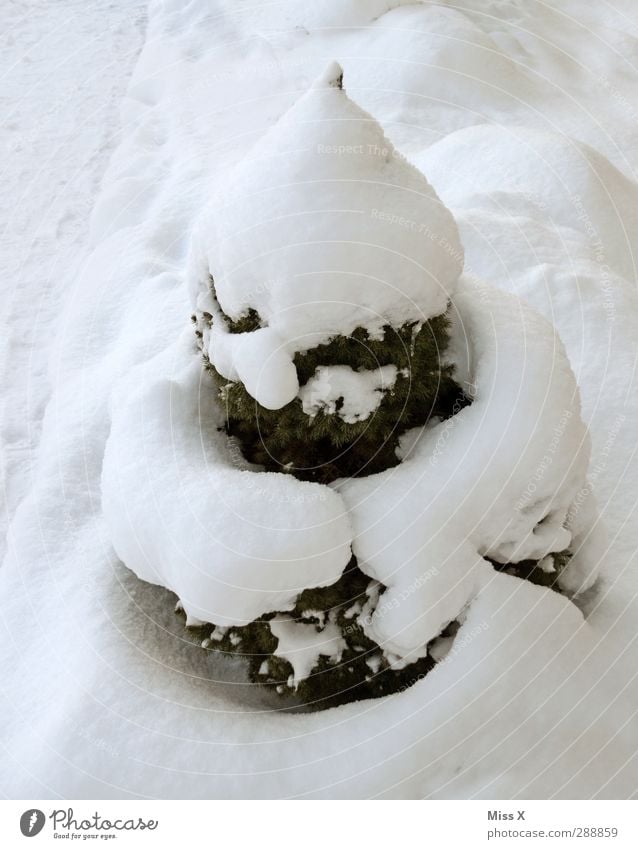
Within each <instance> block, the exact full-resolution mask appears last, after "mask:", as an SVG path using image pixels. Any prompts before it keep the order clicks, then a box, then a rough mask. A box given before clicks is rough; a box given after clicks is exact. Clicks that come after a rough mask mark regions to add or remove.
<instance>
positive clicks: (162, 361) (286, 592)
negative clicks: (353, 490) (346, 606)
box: [102, 334, 352, 625]
mask: <svg viewBox="0 0 638 849" xmlns="http://www.w3.org/2000/svg"><path fill="white" fill-rule="evenodd" d="M190 343H191V339H190V334H187V336H186V337H185V338H184V339H183V340H181V341H180V344H179V345H178V346H177V348H176V347H175V346H174V347H173V349H172V350H171V349H169V350H168V351H167V352H166V353H164V354H162V355H160V356H159V357H157V358H156V359H154V360H152V361H151V362H150V363H148V365H145V366H143V367H142V368H139V369H137V370H135V371H134V372H133V373H132V374H131V376H130V378H127V379H126V380H125V381H124V383H123V384H122V385H121V386H120V387H119V390H118V391H117V392H116V393H115V395H114V398H113V401H112V406H111V412H112V427H111V433H110V436H109V439H108V443H107V447H106V452H105V456H104V465H103V474H102V493H103V496H102V497H103V509H104V515H105V517H106V521H107V524H108V527H109V532H110V535H111V538H112V541H113V546H114V548H115V550H116V552H117V554H118V556H119V557H120V558H121V559H122V561H123V562H124V563H126V565H127V566H128V567H129V568H130V569H132V570H133V571H134V572H135V574H136V575H137V576H138V577H140V578H142V579H143V580H145V581H149V582H151V583H154V584H161V585H162V586H165V587H167V588H168V589H170V590H172V591H173V592H175V593H176V594H177V595H178V596H179V598H180V599H181V602H182V604H183V606H184V609H185V611H186V613H187V615H188V616H189V617H190V618H191V619H199V620H202V621H207V622H211V621H212V622H215V623H217V624H220V625H231V624H234V625H245V624H246V623H247V622H250V621H252V620H253V619H255V618H257V617H258V616H260V615H262V614H263V613H267V612H270V611H274V610H286V609H287V608H289V607H291V606H292V605H293V603H294V600H295V598H296V597H297V596H298V595H299V593H300V592H301V591H302V590H303V589H304V588H306V587H319V586H326V585H329V584H332V583H334V582H335V581H336V580H337V579H338V578H339V576H340V574H341V572H342V571H343V569H344V567H345V566H346V564H347V563H348V561H349V559H350V556H351V553H350V541H351V536H352V534H351V530H350V525H349V520H348V515H347V512H346V511H345V510H344V507H343V502H342V500H341V497H340V496H339V495H338V494H337V493H336V492H332V491H331V490H329V489H327V488H326V487H321V486H319V485H318V484H313V483H307V482H302V481H298V480H297V479H296V478H294V477H292V476H288V475H280V474H271V473H256V472H253V471H250V470H249V469H248V468H247V464H246V463H245V461H243V458H242V457H241V453H240V452H239V451H238V450H237V449H236V448H235V446H234V445H233V443H232V442H231V441H230V440H229V439H228V438H227V437H226V436H225V435H223V434H221V433H220V432H219V430H218V429H219V428H220V426H221V425H222V423H223V422H222V416H221V413H220V411H219V409H218V407H217V403H216V401H215V390H214V387H213V386H212V385H211V383H210V379H209V377H208V376H207V375H206V374H202V369H201V364H200V361H199V358H198V357H196V356H194V355H193V352H192V351H191V349H190ZM173 369H174V371H173Z"/></svg>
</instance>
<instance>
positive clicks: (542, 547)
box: [335, 277, 594, 657]
mask: <svg viewBox="0 0 638 849" xmlns="http://www.w3.org/2000/svg"><path fill="white" fill-rule="evenodd" d="M453 309H454V310H455V311H456V313H457V321H456V322H455V325H454V326H455V328H456V339H455V346H456V351H457V357H458V359H459V365H460V368H461V370H462V373H464V374H465V383H466V386H467V388H468V390H470V391H471V392H472V395H473V403H472V404H471V405H470V406H469V407H466V408H464V409H463V410H461V411H460V412H458V413H457V414H456V415H455V416H453V417H452V418H451V419H448V420H447V421H444V422H441V423H440V424H438V425H435V426H429V427H426V428H425V429H424V430H423V432H422V433H421V434H420V435H419V437H418V438H417V439H416V440H414V441H413V442H412V445H411V447H410V448H409V449H408V450H407V451H406V452H405V454H404V459H403V462H402V463H401V464H400V465H399V466H396V467H395V468H393V469H389V470H388V471H386V472H383V473H381V474H379V475H371V476H370V477H367V478H359V479H353V480H347V481H340V482H337V483H336V484H335V487H336V488H337V489H338V491H339V492H340V493H341V494H342V495H343V498H344V501H345V503H346V505H347V506H348V509H349V512H350V516H351V519H352V524H353V528H354V534H355V536H354V540H353V551H354V553H355V555H356V556H357V558H358V563H359V567H360V568H361V569H362V570H363V571H364V572H366V573H367V574H369V575H370V576H371V577H373V578H375V579H376V580H378V581H380V582H381V583H383V584H385V585H386V586H387V587H388V589H387V590H386V592H385V593H384V594H383V596H382V597H381V598H382V602H383V603H382V604H381V605H380V607H379V608H378V610H377V611H376V612H375V613H374V614H373V615H372V618H371V622H370V625H369V628H368V633H369V634H370V636H371V637H373V639H375V640H377V642H379V643H380V644H381V645H383V646H386V647H388V648H389V649H390V650H391V651H393V652H395V653H396V654H397V655H399V656H401V657H404V656H407V655H412V656H414V655H413V653H414V652H415V651H417V652H418V651H419V650H421V649H422V648H423V646H424V645H425V643H427V641H428V640H431V639H433V638H434V637H435V636H436V635H437V634H439V633H440V631H441V630H442V629H443V627H445V625H447V624H448V623H449V622H450V621H451V620H453V619H454V618H455V617H456V616H457V615H458V613H459V611H460V610H462V609H463V608H464V607H465V606H466V605H467V604H468V602H469V601H470V600H471V599H472V597H473V596H474V595H475V593H476V592H477V590H478V588H479V587H480V586H481V584H482V582H483V581H484V580H485V579H486V575H487V573H486V570H488V571H489V568H491V567H489V564H488V563H487V562H486V560H485V559H484V558H490V559H492V560H494V561H496V562H499V563H509V562H512V563H516V562H520V561H523V560H527V559H531V560H539V559H541V558H544V557H546V556H548V555H550V554H552V553H558V552H561V551H563V550H565V549H567V548H569V546H570V544H571V542H572V531H571V530H570V527H569V525H570V507H571V505H572V503H573V501H574V499H575V498H576V495H577V494H578V492H579V491H580V489H581V488H582V487H583V486H584V484H585V481H586V472H587V466H588V462H589V453H590V444H589V436H588V433H587V429H586V427H585V425H584V424H583V422H582V419H581V415H580V398H579V393H578V388H577V386H576V381H575V379H574V375H573V372H572V370H571V368H570V366H569V362H568V360H567V357H566V355H565V351H564V349H563V346H562V344H561V342H560V340H559V339H558V336H557V335H556V332H555V331H554V329H553V327H552V326H551V325H550V324H549V323H548V322H547V321H546V320H545V319H543V318H542V317H541V316H540V315H539V314H538V313H536V312H535V311H534V310H532V309H531V308H530V307H528V306H527V305H525V303H524V302H522V301H520V300H519V299H518V298H517V297H515V296H512V295H508V294H505V293H503V292H500V291H498V290H496V289H494V288H492V287H490V286H487V285H486V284H480V285H477V284H476V283H474V282H472V281H470V280H469V279H467V278H465V277H462V278H461V281H460V284H459V290H458V292H457V294H456V296H455V297H454V299H453ZM579 577H580V586H579V588H580V589H583V588H584V587H585V586H586V585H587V583H591V581H592V580H593V578H594V574H592V573H589V574H588V575H587V576H586V580H585V576H582V575H581V576H579ZM571 579H572V582H574V583H575V582H576V581H577V579H578V578H577V576H576V575H574V574H572V575H571Z"/></svg>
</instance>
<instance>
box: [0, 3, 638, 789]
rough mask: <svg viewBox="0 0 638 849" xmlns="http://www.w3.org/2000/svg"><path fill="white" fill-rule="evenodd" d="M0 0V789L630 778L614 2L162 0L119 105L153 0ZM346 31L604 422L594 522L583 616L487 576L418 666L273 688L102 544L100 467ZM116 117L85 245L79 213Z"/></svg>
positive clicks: (375, 96)
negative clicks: (199, 241)
mask: <svg viewBox="0 0 638 849" xmlns="http://www.w3.org/2000/svg"><path fill="white" fill-rule="evenodd" d="M394 7H400V8H394ZM4 14H5V15H9V21H8V26H7V27H5V30H6V33H11V34H12V35H11V36H9V37H10V38H12V39H13V41H10V42H9V44H8V45H6V46H5V51H4V53H3V57H2V59H3V71H4V73H5V74H6V75H7V76H6V78H7V79H8V80H9V81H10V85H9V87H8V91H9V94H10V95H11V102H10V104H9V111H8V112H7V114H8V115H9V117H7V118H6V122H5V124H4V125H3V141H4V142H5V144H6V145H7V146H8V149H9V156H8V157H5V160H4V163H5V168H6V174H3V179H4V181H5V186H6V188H5V190H4V191H3V193H2V197H3V201H2V202H3V204H4V205H5V206H6V210H5V212H6V217H7V220H8V221H9V226H8V228H7V234H6V239H5V241H4V242H3V247H2V251H3V253H2V262H3V271H4V278H5V288H6V289H7V291H8V292H10V298H11V305H10V309H9V310H7V312H6V315H7V317H8V329H7V330H6V331H5V333H4V334H3V342H4V343H5V351H4V354H3V360H4V363H3V367H4V371H3V374H4V377H3V391H4V398H3V400H4V408H5V413H4V419H3V443H4V447H5V449H6V452H5V453H6V455H7V461H8V462H7V464H6V466H7V471H8V473H9V474H8V476H7V489H6V491H7V499H6V504H7V513H8V516H9V517H12V518H13V521H12V525H11V530H10V533H9V536H8V543H9V550H8V554H7V557H6V558H5V561H4V565H3V568H2V572H1V574H0V594H1V597H2V623H3V638H2V641H1V646H2V648H1V649H0V653H1V656H2V665H3V669H5V670H6V674H5V676H4V678H3V701H2V714H1V719H2V721H1V722H0V734H1V735H2V739H3V743H4V745H5V747H6V756H5V758H4V760H3V764H2V767H0V780H1V782H2V785H1V786H2V791H3V792H4V793H5V794H6V795H7V796H12V797H33V796H40V797H43V796H70V797H92V796H98V797H105V796H109V795H110V796H122V795H131V796H172V797H174V796H184V797H199V796H274V797H282V796H303V795H306V796H328V797H331V796H337V797H340V796H344V797H349V796H377V795H378V796H398V797H424V796H425V797H427V796H430V797H470V796H479V797H522V798H525V797H541V798H545V797H551V796H559V797H560V796H573V797H590V796H597V795H598V796H617V797H628V796H632V795H634V794H635V793H636V790H637V788H638V772H637V768H638V765H637V764H636V763H635V757H634V756H635V754H636V746H635V739H636V733H635V730H636V720H635V712H636V711H635V704H636V696H637V695H638V687H637V686H636V681H635V646H634V641H635V636H636V625H635V623H636V621H638V610H637V609H636V608H637V607H638V604H637V600H636V586H637V581H636V563H635V554H636V541H637V540H636V532H635V530H634V526H635V519H634V510H635V502H636V494H637V492H638V480H637V477H638V469H637V466H636V461H635V457H634V450H635V439H634V436H633V435H634V434H635V432H636V426H637V425H638V421H637V419H638V405H637V403H636V400H635V383H634V381H635V376H634V367H635V361H636V352H637V347H636V341H635V324H636V320H637V319H638V305H637V302H636V292H635V278H636V274H635V243H634V244H632V240H634V239H635V235H634V234H635V233H636V211H635V210H636V209H637V208H638V205H637V200H638V186H637V185H636V182H635V178H636V169H637V168H638V130H637V129H636V127H637V126H638V125H637V123H636V112H635V106H634V103H633V99H634V98H633V92H634V91H635V85H636V71H635V64H636V60H637V59H638V54H637V49H636V39H637V38H638V16H637V15H636V12H635V10H634V9H632V3H631V2H621V0H614V2H609V3H605V4H602V5H600V6H597V7H595V8H594V7H589V6H586V5H584V4H582V3H577V2H566V3H565V2H562V3H556V4H543V3H523V2H516V0H511V2H499V3H496V2H488V0H485V2H479V0H476V1H475V2H474V0H473V1H472V2H469V3H467V4H464V5H463V8H462V9H461V8H459V7H457V6H455V5H454V4H452V3H448V4H419V5H407V4H399V3H396V2H395V3H391V2H389V0H385V2H384V0H368V2H354V0H351V2H344V0H338V2H337V0H334V2H324V3H318V4H313V5H312V7H309V6H308V5H307V4H303V3H297V2H288V3H285V4H282V3H279V4H277V3H275V4H268V5H266V4H261V5H256V6H254V5H251V4H248V3H244V2H230V0H228V2H226V0H208V2H203V0H200V1H199V2H195V0H194V2H191V3H188V4H184V3H181V2H172V1H171V2H168V0H165V2H159V0H157V2H153V3H151V6H150V14H149V30H148V34H147V41H146V45H145V48H144V50H143V51H142V54H141V58H140V61H139V63H138V65H137V68H136V70H135V73H134V76H133V81H132V85H131V87H130V89H129V93H128V97H127V98H126V99H125V100H124V103H123V116H122V117H123V121H124V131H123V132H121V131H120V129H119V125H118V124H117V114H118V104H119V102H120V100H121V99H122V96H123V92H124V89H125V87H126V83H127V76H128V73H129V69H130V68H131V66H132V64H133V61H134V58H135V54H136V53H137V50H138V48H139V45H140V41H141V29H142V28H143V26H144V17H145V13H144V10H143V9H142V8H141V6H131V5H128V6H127V10H126V14H123V13H122V11H121V10H118V9H115V8H112V7H111V5H109V4H106V3H105V4H95V5H93V6H91V7H90V9H89V8H87V7H85V6H84V5H83V4H80V3H78V4H73V3H64V4H56V8H55V11H53V10H52V7H48V8H46V7H45V9H42V10H39V16H38V18H37V19H36V18H34V17H33V16H32V15H31V14H30V7H29V6H28V5H27V4H24V5H19V6H18V5H14V6H11V7H9V10H8V11H5V12H4ZM48 18H50V19H51V20H48ZM4 37H5V39H6V38H7V37H8V36H7V34H5V36H4ZM60 57H64V58H63V59H62V60H60ZM334 59H336V60H338V61H339V62H341V64H342V65H343V67H344V71H345V80H346V81H347V83H346V84H347V87H348V93H349V94H350V95H351V96H352V97H353V98H354V99H355V100H356V101H357V102H358V103H360V104H361V105H362V106H363V107H364V108H366V109H368V110H369V111H370V112H372V113H373V114H374V115H375V116H376V117H377V118H378V120H379V121H380V122H381V123H382V125H383V126H384V129H385V130H386V132H387V133H388V135H389V136H390V137H391V138H392V139H393V141H394V142H395V144H396V145H397V146H398V148H399V149H400V151H401V152H402V153H403V154H405V155H406V156H408V157H409V158H410V159H412V161H413V162H415V163H416V164H417V165H418V166H419V167H420V168H421V169H422V170H423V172H424V173H425V174H426V176H427V177H428V178H429V179H430V181H431V182H432V184H433V185H434V187H435V189H436V190H437V192H438V193H439V195H440V196H441V197H442V198H443V200H444V201H445V203H446V204H447V205H448V206H449V207H450V209H451V210H452V211H453V213H454V214H455V216H456V217H457V220H458V223H459V227H460V231H461V237H462V240H463V243H464V247H465V251H466V270H469V271H470V272H471V273H472V274H475V275H479V276H481V277H483V278H484V279H485V280H487V281H489V282H490V283H491V284H495V285H497V286H499V287H501V288H502V289H505V290H509V291H513V292H515V293H516V294H517V295H519V296H521V297H524V298H525V299H526V300H528V301H529V302H531V303H532V304H533V305H534V306H535V307H536V308H537V309H538V310H539V311H540V312H542V313H543V314H544V315H545V316H546V317H547V318H548V319H550V321H552V323H553V324H554V325H555V327H556V328H557V329H558V330H559V332H560V334H561V336H562V338H563V341H564V343H565V346H566V349H567V354H568V356H569V359H570V362H571V365H572V368H573V369H574V372H575V374H576V377H577V380H578V383H579V386H580V389H581V394H582V401H583V416H584V419H585V421H586V422H587V424H588V425H589V427H590V430H591V434H592V441H593V457H592V462H591V465H590V479H591V482H592V485H593V488H594V491H595V494H596V497H597V499H598V503H599V506H600V511H601V517H602V518H601V521H600V523H599V524H600V526H601V527H602V525H603V524H604V526H605V528H606V533H607V542H605V543H600V542H599V543H598V545H599V546H600V547H599V548H597V549H596V552H597V554H596V559H597V560H600V564H599V565H600V566H601V568H602V579H601V581H600V583H599V584H598V585H597V587H596V588H595V590H594V591H593V592H592V594H591V595H590V597H589V598H588V600H587V604H586V612H587V622H586V624H585V623H584V622H583V619H582V616H581V613H580V611H579V610H578V609H577V608H576V607H575V606H573V605H571V604H570V603H569V602H566V601H565V600H564V599H562V598H560V597H558V596H557V595H555V594H548V593H545V592H543V591H541V590H537V589H535V588H532V587H530V586H528V585H523V584H522V582H520V581H516V580H515V579H513V578H509V577H507V576H500V577H499V578H498V580H492V581H490V582H488V584H487V585H486V587H485V588H484V589H483V590H482V592H481V593H480V595H479V596H478V597H477V598H476V599H475V601H474V602H473V604H472V605H471V607H470V611H469V614H468V618H467V621H466V622H465V625H464V629H463V631H462V632H461V633H460V634H459V638H457V639H458V642H457V644H456V645H455V648H454V650H453V651H452V652H451V655H450V657H449V659H448V660H446V662H445V663H443V664H441V665H440V667H439V668H437V669H436V670H435V671H434V672H433V673H431V674H430V675H429V676H428V677H427V678H426V679H425V680H423V681H421V682H419V683H417V684H415V686H413V687H412V688H410V689H409V690H408V691H406V692H404V693H402V694H401V695H397V696H394V697H391V698H389V699H385V700H380V701H376V702H369V703H362V704H358V705H357V704H355V705H349V706H348V707H345V708H340V709H337V710H333V711H329V712H326V713H323V714H316V715H307V716H283V715H281V714H278V713H273V712H272V711H268V710H267V709H265V708H264V707H263V706H261V707H260V703H259V701H258V700H256V698H255V694H254V693H253V692H252V688H247V687H246V685H243V684H241V683H237V681H236V679H234V680H231V682H230V683H221V682H219V681H215V680H213V679H214V678H215V677H222V676H224V677H226V678H228V677H229V675H230V677H231V678H232V674H231V673H232V670H225V669H224V670H222V669H217V668H215V669H211V668H209V667H208V666H207V661H206V659H205V657H204V655H203V653H202V652H200V651H198V650H197V649H196V648H193V647H192V646H190V645H189V644H187V643H186V642H185V641H184V640H183V639H182V638H181V635H180V627H179V623H178V622H177V621H176V620H175V618H174V616H173V614H172V610H171V597H170V596H169V594H168V593H166V592H165V591H164V590H162V589H161V588H157V587H151V586H149V585H146V584H142V583H141V582H140V581H138V580H137V579H135V578H134V577H133V576H132V574H131V573H130V572H128V571H127V570H126V569H124V567H123V566H122V565H121V564H120V563H119V562H118V560H117V558H116V557H115V555H114V553H113V550H112V548H111V541H110V538H109V534H108V533H107V530H106V528H105V525H104V521H103V519H102V514H101V506H100V499H101V493H100V473H101V468H102V459H103V456H104V447H105V443H106V440H107V437H108V434H109V430H110V412H109V399H110V396H111V390H112V389H113V387H114V386H115V385H116V384H119V385H120V386H121V385H122V383H121V381H122V380H123V379H127V378H128V376H129V375H130V374H131V372H132V369H133V368H134V367H135V366H137V365H141V366H142V368H143V367H145V364H146V363H148V362H149V361H150V360H151V358H152V357H153V356H154V355H156V354H158V353H161V352H163V357H162V358H160V360H159V362H160V363H161V365H162V368H165V369H166V374H167V375H169V376H171V375H172V374H174V373H177V371H178V370H179V369H180V368H181V367H182V365H183V363H182V362H181V361H180V356H182V355H181V354H180V353H179V350H178V349H175V348H174V341H175V339H176V338H177V337H178V336H179V334H180V333H181V331H182V330H183V328H184V326H185V323H186V324H187V321H188V315H189V313H190V304H189V300H188V296H187V294H186V291H185V286H184V269H185V264H186V256H187V251H188V240H189V235H190V233H191V230H192V226H193V223H194V220H195V217H196V216H197V214H198V213H199V212H200V211H201V209H202V208H203V206H204V205H205V203H206V201H207V200H209V198H210V195H211V192H212V190H213V188H214V186H215V185H216V183H217V181H218V179H219V178H220V177H221V176H222V175H223V174H225V173H226V171H227V169H228V167H229V165H230V164H232V163H234V162H237V161H238V159H239V158H240V157H241V155H242V154H244V153H246V152H247V151H248V150H249V148H250V145H251V144H252V143H254V141H255V140H257V139H258V138H259V137H260V135H261V134H262V133H263V132H264V130H265V129H267V128H268V127H270V126H271V125H272V124H273V123H274V122H275V121H276V120H277V119H278V118H279V117H280V116H281V115H282V114H283V112H284V111H285V110H286V109H287V108H288V107H289V106H290V105H291V104H292V103H293V102H294V101H295V99H296V98H297V97H298V96H299V95H300V93H301V92H303V90H304V89H305V88H306V87H307V86H308V85H309V83H310V82H311V81H312V79H314V78H315V77H316V76H317V74H318V73H319V72H320V71H321V70H323V68H324V67H325V66H326V64H327V63H328V62H329V61H331V60H334ZM16 63H17V64H16ZM78 83H79V84H78ZM12 115H13V117H11V116H12ZM478 125H487V126H482V127H481V126H478ZM118 142H119V145H118ZM116 145H118V146H117V149H116V150H115V153H114V155H113V158H112V160H111V163H110V165H109V167H108V170H107V173H106V178H105V182H104V188H103V189H102V191H101V193H100V197H99V200H98V201H97V206H96V207H95V210H94V212H93V213H92V218H91V251H92V252H91V253H90V254H89V253H88V251H87V230H86V225H87V218H88V216H89V213H90V210H91V209H92V207H93V204H94V202H95V196H96V193H97V187H98V183H99V181H100V178H101V176H102V172H103V170H104V168H105V165H106V162H107V161H108V157H109V154H110V153H111V152H112V151H113V150H114V148H115V146H116ZM587 146H590V147H587ZM87 255H88V258H87V259H86V262H85V258H86V257H87ZM160 376H161V375H160ZM45 408H46V411H45ZM590 556H593V555H590ZM249 689H250V690H251V692H246V691H247V690H249Z"/></svg>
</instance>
